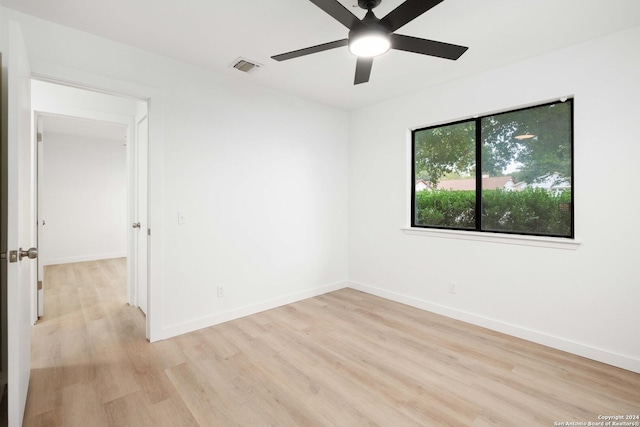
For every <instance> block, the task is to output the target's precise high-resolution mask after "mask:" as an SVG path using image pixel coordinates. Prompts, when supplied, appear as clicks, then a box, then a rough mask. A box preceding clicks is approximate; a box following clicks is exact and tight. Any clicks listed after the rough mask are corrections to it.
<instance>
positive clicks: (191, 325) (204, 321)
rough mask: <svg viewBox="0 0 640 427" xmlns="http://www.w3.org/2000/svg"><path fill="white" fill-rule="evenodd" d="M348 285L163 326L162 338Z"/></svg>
mask: <svg viewBox="0 0 640 427" xmlns="http://www.w3.org/2000/svg"><path fill="white" fill-rule="evenodd" d="M346 287H347V283H346V282H338V283H332V284H329V285H324V286H320V287H317V288H313V289H308V290H304V291H300V292H294V293H292V294H288V295H283V296H280V297H276V298H273V299H269V300H266V301H262V302H259V303H256V304H250V305H246V306H243V307H238V308H234V309H231V310H228V311H224V312H221V313H217V314H214V315H211V316H206V317H203V318H200V319H197V320H193V321H188V322H184V323H180V324H177V325H173V326H169V327H166V328H163V330H162V338H161V339H168V338H172V337H175V336H178V335H182V334H186V333H189V332H193V331H197V330H198V329H204V328H208V327H210V326H214V325H218V324H220V323H224V322H228V321H230V320H235V319H239V318H241V317H245V316H250V315H252V314H256V313H260V312H262V311H267V310H271V309H273V308H277V307H281V306H283V305H287V304H292V303H294V302H298V301H302V300H304V299H307V298H313V297H315V296H318V295H323V294H326V293H328V292H333V291H337V290H339V289H343V288H346Z"/></svg>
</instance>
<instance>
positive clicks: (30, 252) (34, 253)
mask: <svg viewBox="0 0 640 427" xmlns="http://www.w3.org/2000/svg"><path fill="white" fill-rule="evenodd" d="M18 253H19V258H20V261H22V258H24V257H27V258H29V259H36V258H38V248H30V249H27V250H26V251H25V250H22V248H20V250H19V251H18Z"/></svg>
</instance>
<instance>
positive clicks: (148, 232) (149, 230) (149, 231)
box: [147, 228, 151, 236]
mask: <svg viewBox="0 0 640 427" xmlns="http://www.w3.org/2000/svg"><path fill="white" fill-rule="evenodd" d="M147 236H151V229H150V228H147Z"/></svg>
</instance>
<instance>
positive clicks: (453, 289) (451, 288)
mask: <svg viewBox="0 0 640 427" xmlns="http://www.w3.org/2000/svg"><path fill="white" fill-rule="evenodd" d="M457 287H458V285H456V282H449V293H450V294H455V293H456V291H457V289H456V288H457Z"/></svg>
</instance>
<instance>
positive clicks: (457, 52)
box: [391, 34, 469, 60]
mask: <svg viewBox="0 0 640 427" xmlns="http://www.w3.org/2000/svg"><path fill="white" fill-rule="evenodd" d="M391 48H392V49H398V50H405V51H407V52H414V53H420V54H422V55H429V56H437V57H440V58H445V59H453V60H456V59H458V58H460V56H462V54H463V53H465V52H466V51H467V49H469V48H468V47H466V46H458V45H456V44H449V43H443V42H437V41H434V40H426V39H419V38H417V37H411V36H403V35H401V34H392V35H391Z"/></svg>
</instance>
